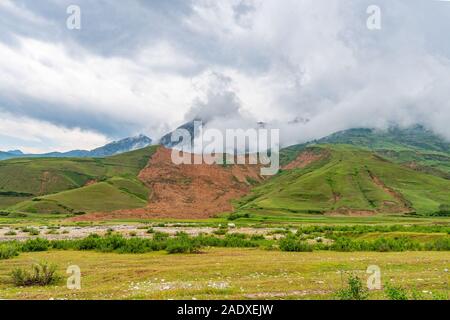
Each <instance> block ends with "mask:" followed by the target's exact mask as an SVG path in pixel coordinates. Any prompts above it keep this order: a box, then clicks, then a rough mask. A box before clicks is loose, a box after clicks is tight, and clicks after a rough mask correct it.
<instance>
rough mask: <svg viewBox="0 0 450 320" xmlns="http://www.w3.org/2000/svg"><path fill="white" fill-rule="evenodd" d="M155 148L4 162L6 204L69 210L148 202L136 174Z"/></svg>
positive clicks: (0, 194)
mask: <svg viewBox="0 0 450 320" xmlns="http://www.w3.org/2000/svg"><path fill="white" fill-rule="evenodd" d="M155 150H156V147H147V148H144V149H140V150H136V151H132V152H128V153H124V154H120V155H117V156H112V157H108V158H95V159H93V158H83V159H81V158H65V159H55V158H38V159H15V160H6V161H2V162H0V209H5V208H9V207H10V209H11V210H13V211H25V212H55V213H56V212H58V213H65V212H85V211H86V212H87V211H95V210H100V209H107V210H115V209H121V208H128V207H130V208H134V207H139V206H144V205H145V203H146V195H147V192H148V191H147V189H146V188H145V187H144V186H143V185H142V183H141V182H140V181H138V180H137V178H136V177H137V175H138V173H139V172H140V171H141V170H142V169H143V168H144V167H145V166H146V164H147V162H148V159H149V158H150V156H151V155H152V154H153V152H154V151H155ZM27 200H28V201H27ZM23 201H25V202H23ZM96 202H98V203H97V204H96ZM144 202H145V203H144Z"/></svg>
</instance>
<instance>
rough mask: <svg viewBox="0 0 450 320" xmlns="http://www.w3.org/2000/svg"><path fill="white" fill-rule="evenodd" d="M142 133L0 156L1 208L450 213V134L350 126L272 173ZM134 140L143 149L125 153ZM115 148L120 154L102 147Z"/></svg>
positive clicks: (284, 155) (83, 212)
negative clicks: (448, 137)
mask: <svg viewBox="0 0 450 320" xmlns="http://www.w3.org/2000/svg"><path fill="white" fill-rule="evenodd" d="M187 129H188V130H189V129H191V127H190V126H187ZM145 138H146V137H145ZM145 138H144V137H143V136H141V137H140V138H139V137H138V138H137V139H130V140H127V139H125V140H123V141H119V142H116V143H112V144H110V145H108V148H105V147H104V148H103V150H100V151H99V150H93V151H91V152H92V154H93V155H95V158H94V157H93V156H91V157H89V156H86V154H85V153H83V156H81V157H71V158H64V159H63V158H58V157H53V158H52V157H46V158H41V157H40V158H22V157H20V154H18V152H16V153H17V154H18V155H19V158H17V159H9V160H5V161H1V162H0V214H3V215H11V216H14V215H35V214H38V215H41V214H65V215H68V216H72V217H73V216H75V218H74V219H87V220H96V219H97V220H102V219H111V218H119V219H122V218H130V219H133V218H159V217H163V218H181V219H196V218H208V217H213V216H215V215H218V214H224V213H230V212H232V213H233V215H235V216H247V217H248V216H251V217H266V218H267V217H274V216H276V217H280V218H281V217H295V216H296V215H304V214H307V215H308V214H313V215H344V216H345V215H351V216H353V215H357V216H374V215H394V216H399V215H403V216H405V215H408V216H412V215H419V216H433V215H439V216H446V215H450V148H449V143H448V142H446V141H445V140H444V139H442V138H441V137H439V136H437V135H435V134H434V133H432V132H431V131H428V130H426V129H424V128H423V127H420V126H416V127H411V128H406V129H402V128H391V129H389V130H386V131H380V130H373V129H362V128H361V129H350V130H346V131H342V132H337V133H335V134H332V135H330V136H328V137H325V138H322V139H319V140H316V141H311V142H309V143H305V144H299V145H295V146H290V147H288V148H284V149H282V150H280V161H281V165H282V169H281V170H280V172H279V173H278V174H277V175H275V176H273V177H269V178H268V177H263V176H260V175H259V167H258V166H251V165H226V166H224V165H196V166H193V165H175V164H173V163H172V161H171V157H170V150H169V149H167V148H165V147H164V146H162V145H154V146H148V147H144V148H138V147H139V146H142V144H140V141H144V144H145V143H149V141H148V140H147V139H148V138H147V139H145ZM138 142H139V143H138ZM163 142H164V141H163ZM130 146H131V147H132V148H135V149H137V150H134V151H129V152H124V153H120V152H121V151H123V150H125V149H126V148H130ZM94 151H95V152H94ZM112 152H117V153H120V154H116V155H113V156H103V157H102V156H101V154H106V155H108V154H110V153H112Z"/></svg>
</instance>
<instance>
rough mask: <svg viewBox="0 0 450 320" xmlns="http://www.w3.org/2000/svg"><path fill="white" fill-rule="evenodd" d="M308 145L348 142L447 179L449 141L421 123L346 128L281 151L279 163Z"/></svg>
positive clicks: (448, 176) (286, 161) (449, 155)
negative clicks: (420, 124) (399, 126)
mask: <svg viewBox="0 0 450 320" xmlns="http://www.w3.org/2000/svg"><path fill="white" fill-rule="evenodd" d="M311 144H350V145H353V146H356V147H359V148H366V149H368V150H372V151H375V152H376V153H377V154H379V155H381V156H383V157H384V158H387V159H389V160H391V161H393V162H396V163H401V164H404V165H407V166H409V167H411V168H412V169H414V170H417V171H422V172H425V173H431V174H434V175H438V176H441V177H444V178H447V179H450V143H449V142H447V141H445V140H444V139H442V138H441V137H439V136H437V135H436V134H434V133H433V132H431V131H429V130H426V129H425V128H423V127H421V126H414V127H411V128H407V129H400V128H397V127H392V128H390V129H388V130H386V131H382V130H375V129H350V130H345V131H341V132H337V133H334V134H332V135H330V136H328V137H325V138H322V139H319V140H315V141H312V142H310V143H306V144H301V145H296V146H291V147H289V148H286V149H285V150H283V154H282V158H281V160H282V162H283V161H284V163H288V162H290V161H292V160H293V159H294V158H295V157H296V155H297V154H298V152H299V151H301V150H303V149H304V148H306V147H307V146H308V145H311Z"/></svg>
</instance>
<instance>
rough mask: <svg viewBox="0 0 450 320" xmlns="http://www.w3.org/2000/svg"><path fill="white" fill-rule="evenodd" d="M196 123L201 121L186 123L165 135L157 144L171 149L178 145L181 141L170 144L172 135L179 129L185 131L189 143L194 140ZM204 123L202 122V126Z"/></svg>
mask: <svg viewBox="0 0 450 320" xmlns="http://www.w3.org/2000/svg"><path fill="white" fill-rule="evenodd" d="M196 121H202V120H201V119H194V120H192V121H189V122H186V123H185V124H182V125H181V126H179V127H178V128H176V129H175V130H174V131H172V132H169V133H167V134H166V135H164V136H162V137H161V138H160V139H159V144H160V145H162V146H164V147H166V148H173V147H175V146H176V145H178V144H179V143H180V142H181V141H180V140H178V141H176V142H172V134H173V133H174V132H175V131H176V130H179V129H184V130H187V131H188V132H189V134H190V136H191V142H192V141H194V139H195V122H196ZM205 124H206V123H205V122H203V125H205Z"/></svg>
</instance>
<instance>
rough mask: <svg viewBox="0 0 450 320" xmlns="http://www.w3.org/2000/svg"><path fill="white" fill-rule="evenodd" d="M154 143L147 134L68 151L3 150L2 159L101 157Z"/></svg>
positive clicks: (0, 156) (0, 157) (0, 153)
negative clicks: (29, 151) (30, 151)
mask: <svg viewBox="0 0 450 320" xmlns="http://www.w3.org/2000/svg"><path fill="white" fill-rule="evenodd" d="M151 144H152V139H150V138H149V137H147V136H145V135H142V134H140V135H138V136H135V137H130V138H125V139H122V140H119V141H113V142H111V143H108V144H107V145H104V146H102V147H99V148H96V149H93V150H90V151H88V150H72V151H68V152H50V153H43V154H24V153H23V152H22V151H20V150H13V151H7V152H2V151H0V160H6V159H12V158H88V157H90V158H99V157H108V156H113V155H117V154H121V153H124V152H129V151H133V150H138V149H142V148H145V147H147V146H149V145H151Z"/></svg>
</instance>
